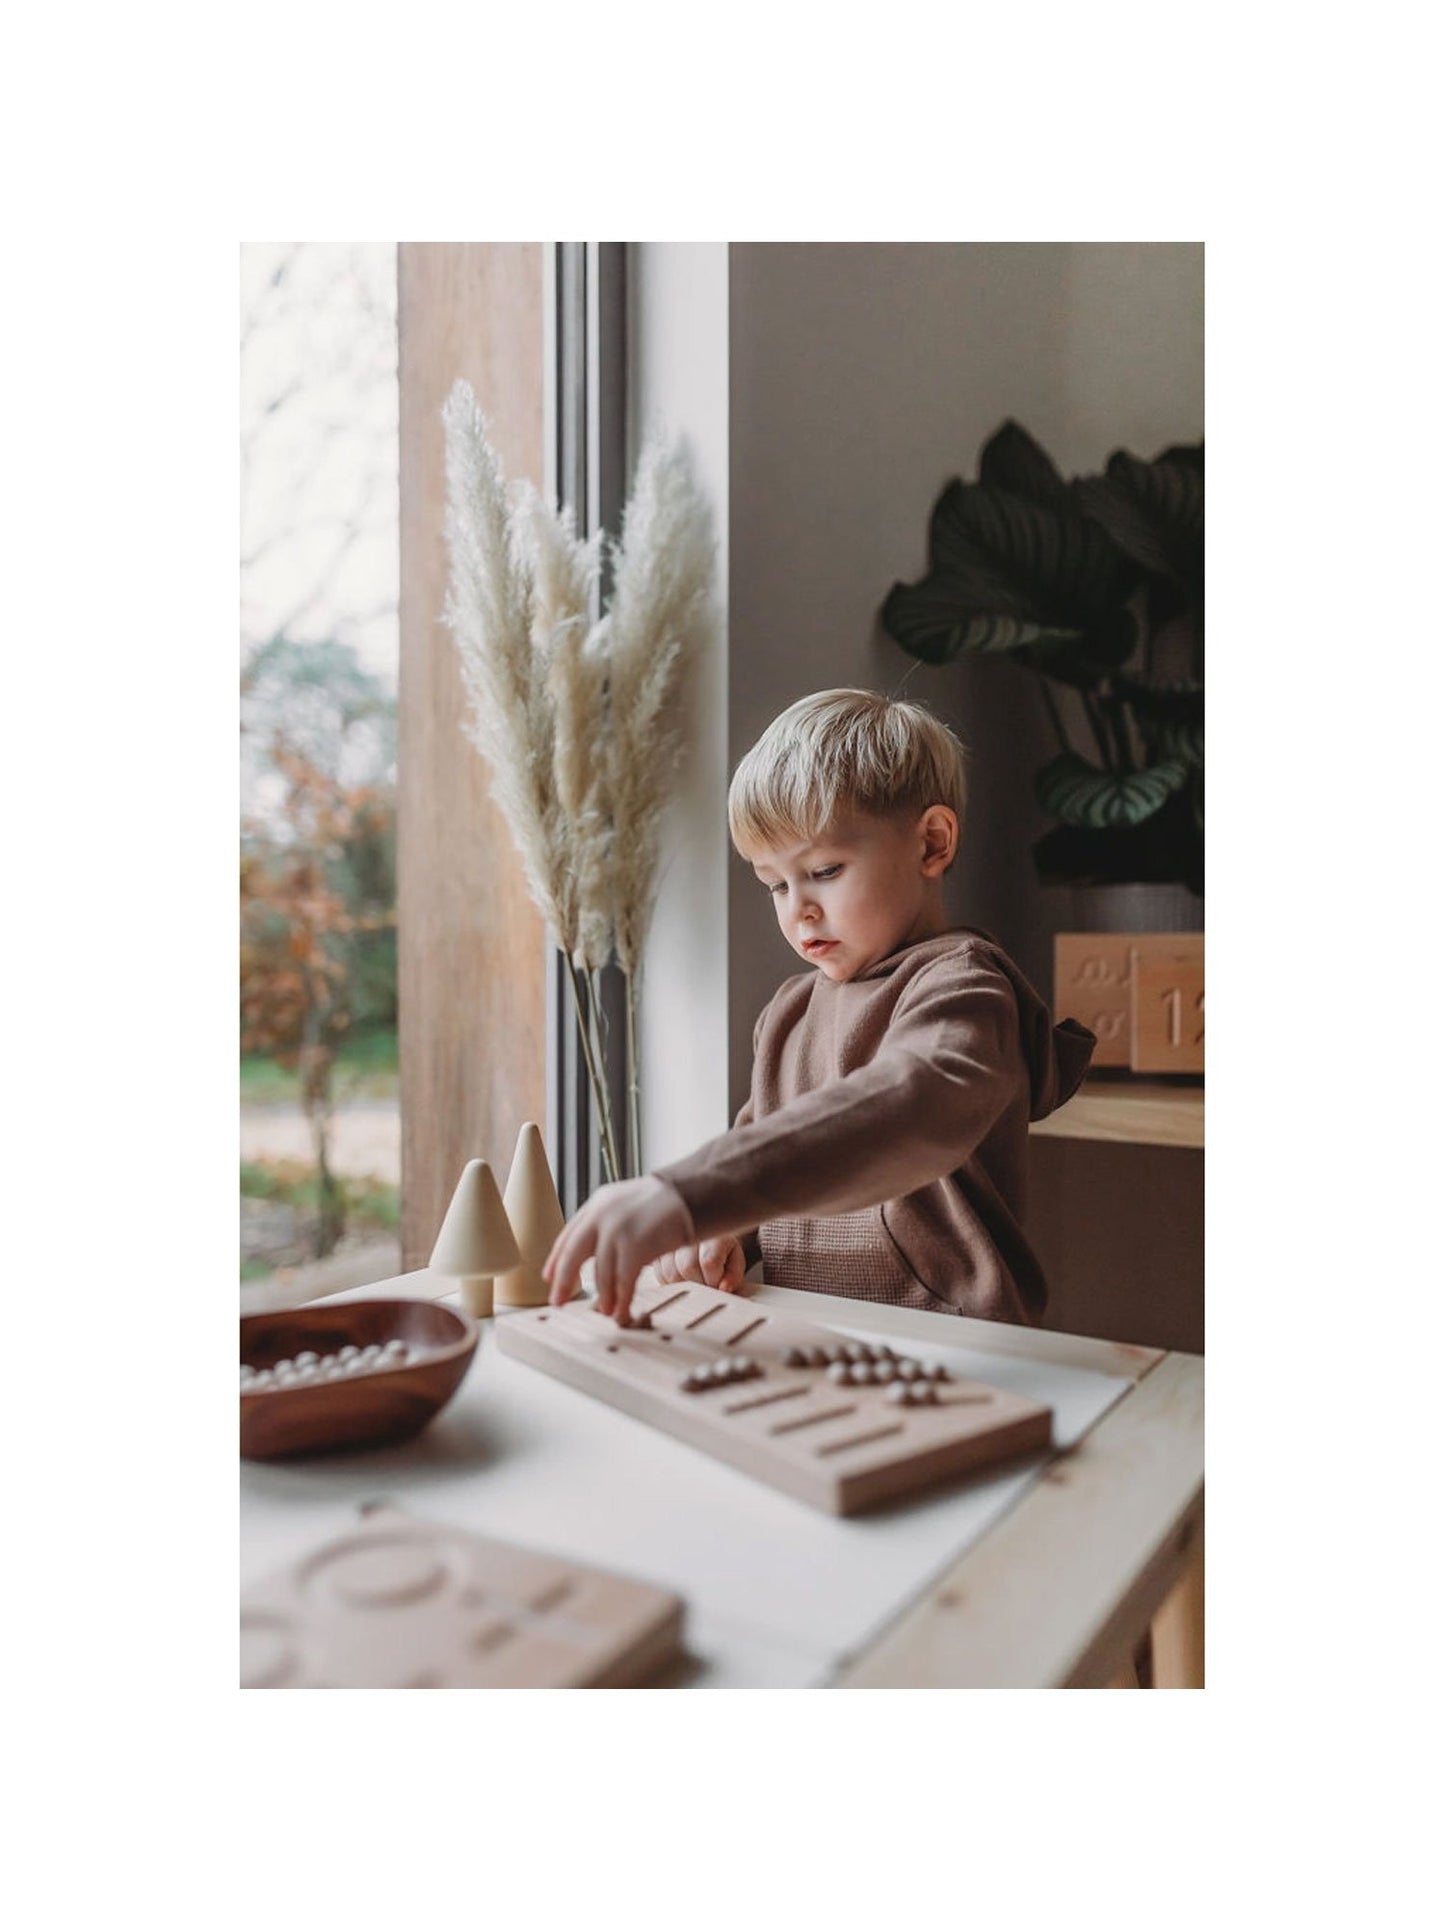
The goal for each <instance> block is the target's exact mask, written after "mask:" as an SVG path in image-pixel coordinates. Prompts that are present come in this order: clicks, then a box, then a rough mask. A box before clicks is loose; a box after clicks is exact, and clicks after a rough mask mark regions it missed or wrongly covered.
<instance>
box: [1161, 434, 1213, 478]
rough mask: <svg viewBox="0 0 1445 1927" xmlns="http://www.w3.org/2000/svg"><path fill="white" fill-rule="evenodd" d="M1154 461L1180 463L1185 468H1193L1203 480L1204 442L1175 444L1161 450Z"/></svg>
mask: <svg viewBox="0 0 1445 1927" xmlns="http://www.w3.org/2000/svg"><path fill="white" fill-rule="evenodd" d="M1154 459H1155V461H1156V462H1179V463H1181V464H1182V465H1183V466H1184V467H1185V468H1192V469H1193V470H1194V472H1195V474H1196V475H1198V476H1199V477H1200V478H1201V479H1202V478H1203V475H1204V444H1203V442H1173V443H1171V445H1170V446H1169V447H1168V448H1161V449H1160V451H1159V453H1158V454H1157V455H1156V456H1155V457H1154Z"/></svg>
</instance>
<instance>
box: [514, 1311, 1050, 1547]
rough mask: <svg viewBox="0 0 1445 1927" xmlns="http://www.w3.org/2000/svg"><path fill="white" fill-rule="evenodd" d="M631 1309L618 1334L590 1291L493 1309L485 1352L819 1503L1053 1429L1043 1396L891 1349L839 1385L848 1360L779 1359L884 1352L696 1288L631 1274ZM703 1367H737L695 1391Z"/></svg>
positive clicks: (930, 1477)
mask: <svg viewBox="0 0 1445 1927" xmlns="http://www.w3.org/2000/svg"><path fill="white" fill-rule="evenodd" d="M632 1316H633V1321H634V1323H633V1326H632V1328H631V1329H628V1330H623V1329H622V1328H620V1327H619V1326H618V1325H617V1323H616V1321H615V1320H614V1319H612V1318H610V1317H607V1316H605V1315H604V1314H602V1313H600V1312H598V1311H597V1310H596V1309H595V1307H594V1305H593V1304H592V1302H591V1301H590V1300H583V1299H573V1301H572V1302H571V1303H570V1304H568V1305H564V1306H562V1307H561V1308H560V1309H553V1308H548V1309H546V1310H542V1311H526V1312H517V1313H514V1314H513V1315H511V1316H509V1317H507V1318H504V1319H502V1320H501V1321H500V1323H499V1325H498V1329H497V1346H498V1349H499V1350H500V1351H503V1352H506V1353H509V1354H510V1355H511V1356H512V1357H513V1358H518V1359H521V1360H523V1361H524V1362H525V1363H527V1364H529V1365H535V1366H536V1367H537V1368H538V1369H539V1370H541V1371H544V1372H549V1373H551V1374H552V1376H553V1377H555V1378H560V1379H564V1380H565V1381H566V1382H567V1383H568V1384H569V1385H574V1386H576V1387H577V1388H578V1389H579V1390H580V1391H584V1392H590V1393H591V1394H592V1395H593V1396H594V1397H595V1398H600V1399H603V1400H605V1401H606V1402H607V1403H608V1404H609V1405H615V1406H616V1407H617V1408H618V1409H619V1410H620V1411H623V1412H627V1413H629V1414H631V1416H632V1417H634V1418H640V1419H642V1420H644V1421H645V1422H646V1423H648V1424H650V1425H656V1426H657V1427H659V1428H660V1429H661V1430H662V1431H664V1432H670V1433H671V1434H672V1435H673V1437H674V1438H679V1439H683V1440H685V1441H686V1442H687V1443H688V1444H689V1445H695V1446H698V1447H700V1448H701V1450H703V1451H704V1452H710V1453H712V1455H713V1456H714V1457H715V1458H719V1459H723V1460H725V1461H726V1462H727V1464H729V1465H732V1466H736V1467H737V1468H738V1470H739V1471H742V1472H747V1473H750V1474H751V1475H752V1477H754V1478H756V1479H761V1480H763V1481H764V1482H765V1483H766V1484H768V1485H773V1486H776V1487H778V1489H779V1490H780V1491H783V1492H787V1493H790V1494H791V1495H792V1496H793V1497H794V1498H797V1499H802V1500H805V1501H806V1502H807V1503H808V1504H810V1505H815V1506H818V1507H820V1508H821V1509H822V1510H823V1511H825V1512H836V1513H851V1512H861V1511H864V1510H865V1509H866V1508H868V1507H869V1506H874V1505H878V1504H881V1503H882V1502H883V1501H884V1500H888V1499H894V1498H898V1497H900V1496H901V1495H902V1494H904V1493H909V1492H914V1491H917V1490H918V1489H919V1488H920V1487H923V1486H927V1485H932V1484H934V1483H936V1482H937V1481H939V1480H942V1479H946V1478H951V1477H953V1476H956V1475H957V1474H959V1473H962V1472H967V1471H972V1470H975V1469H976V1468H978V1467H980V1466H985V1465H994V1464H996V1463H998V1462H999V1461H1000V1460H1003V1459H1010V1458H1014V1457H1017V1456H1018V1455H1019V1454H1021V1453H1025V1452H1034V1451H1038V1450H1039V1449H1041V1448H1043V1447H1046V1446H1047V1445H1048V1444H1049V1443H1050V1441H1051V1439H1052V1434H1053V1415H1052V1413H1051V1412H1050V1410H1049V1408H1048V1407H1047V1406H1045V1405H1039V1404H1036V1403H1035V1402H1034V1401H1033V1400H1031V1399H1027V1398H1023V1397H1021V1396H1020V1395H1018V1394H1017V1393H1014V1392H1006V1391H1000V1390H999V1389H997V1388H996V1387H995V1386H992V1385H985V1384H981V1383H978V1382H976V1381H973V1380H968V1379H959V1378H955V1377H952V1376H951V1375H946V1376H945V1377H944V1378H943V1379H942V1381H939V1380H937V1379H930V1378H928V1377H927V1375H926V1368H920V1367H919V1366H918V1363H917V1361H914V1360H905V1359H902V1358H901V1357H899V1356H898V1355H897V1354H894V1355H893V1358H892V1368H891V1370H890V1365H889V1361H887V1360H875V1361H873V1362H872V1364H871V1365H869V1367H868V1369H869V1371H870V1373H873V1372H876V1373H877V1374H878V1377H877V1380H876V1382H868V1383H852V1382H847V1381H845V1380H841V1369H842V1367H843V1366H844V1364H845V1363H849V1362H851V1363H856V1364H857V1365H858V1366H859V1368H860V1369H859V1372H858V1374H857V1376H859V1377H862V1376H863V1375H864V1374H863V1369H862V1368H863V1366H864V1364H865V1362H866V1361H865V1360H863V1359H861V1358H860V1359H858V1360H854V1361H844V1360H838V1361H835V1362H834V1363H833V1364H824V1363H822V1362H816V1361H815V1362H813V1363H803V1364H800V1363H797V1362H789V1361H790V1355H796V1354H804V1355H808V1354H817V1353H824V1352H837V1351H839V1350H844V1351H846V1350H848V1349H850V1348H851V1349H852V1350H853V1351H855V1352H864V1353H866V1352H868V1351H870V1350H872V1351H877V1350H879V1349H887V1348H878V1347H868V1346H863V1345H859V1344H854V1343H852V1342H851V1341H849V1340H846V1339H843V1338H842V1337H841V1336H840V1335H839V1334H838V1333H837V1332H832V1331H829V1330H828V1329H827V1328H826V1327H825V1326H822V1325H815V1324H813V1323H812V1322H811V1321H809V1320H807V1319H803V1318H799V1317H797V1316H796V1315H794V1314H791V1313H781V1312H775V1311H769V1310H765V1309H764V1308H763V1307H762V1306H760V1305H756V1304H754V1303H753V1302H752V1301H751V1300H750V1299H748V1298H745V1297H741V1296H736V1295H733V1294H730V1293H727V1292H722V1291H714V1290H712V1289H711V1288H710V1287H708V1286H706V1285H658V1284H655V1283H652V1282H651V1281H650V1274H644V1279H643V1282H641V1283H640V1284H639V1285H638V1288H637V1292H636V1295H635V1297H634V1301H633V1311H632ZM704 1369H706V1370H707V1371H708V1372H709V1373H716V1374H722V1373H725V1372H728V1371H730V1370H735V1371H738V1372H743V1371H746V1373H747V1374H748V1376H746V1377H742V1376H740V1377H738V1378H737V1379H735V1380H729V1379H726V1378H723V1377H721V1376H719V1377H717V1378H716V1379H715V1380H714V1382H711V1383H709V1384H707V1385H706V1386H704V1387H697V1386H696V1378H697V1375H698V1374H700V1373H701V1372H702V1371H703V1370H704ZM905 1371H906V1372H907V1373H909V1374H910V1376H905V1375H904V1374H905ZM913 1373H922V1375H920V1376H917V1377H914V1376H911V1374H913ZM685 1381H691V1386H692V1388H689V1384H688V1383H685ZM840 1381H841V1382H840ZM904 1384H910V1385H917V1386H919V1387H920V1388H931V1389H922V1390H921V1392H920V1395H921V1396H927V1397H929V1398H930V1400H931V1402H929V1403H926V1404H924V1403H918V1404H914V1403H899V1402H897V1401H898V1400H900V1399H901V1398H902V1397H904V1396H907V1397H909V1398H911V1397H912V1396H914V1394H912V1393H909V1394H904V1393H903V1392H902V1391H901V1390H900V1389H898V1388H900V1387H901V1386H903V1385H904Z"/></svg>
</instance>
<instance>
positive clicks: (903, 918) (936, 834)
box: [753, 804, 958, 984]
mask: <svg viewBox="0 0 1445 1927" xmlns="http://www.w3.org/2000/svg"><path fill="white" fill-rule="evenodd" d="M957 843H958V821H957V818H956V817H955V816H954V813H953V811H952V810H950V809H947V808H945V807H944V806H943V805H942V804H935V805H934V806H933V807H932V808H931V809H929V810H926V811H924V812H923V814H922V815H921V816H920V817H919V818H918V819H917V820H916V821H910V820H908V819H907V818H897V817H877V816H862V815H850V816H845V817H841V818H839V819H838V821H837V822H835V823H833V824H830V825H829V827H828V829H827V830H826V831H825V832H824V833H823V835H822V836H820V837H819V838H818V840H817V841H816V842H814V843H800V844H797V845H795V846H793V847H792V848H790V849H768V850H763V851H760V852H758V853H757V854H756V855H755V856H754V858H753V870H754V873H755V874H756V876H757V877H758V879H759V881H760V882H761V883H762V884H763V885H764V886H765V887H766V888H767V890H768V891H769V893H770V894H771V896H772V899H773V907H774V909H775V910H776V911H777V916H778V928H779V929H780V930H781V931H782V933H783V935H784V936H785V937H786V938H787V940H788V942H789V943H790V944H791V945H792V947H793V949H794V950H796V951H797V953H798V955H799V956H800V957H803V958H806V960H807V961H808V962H809V963H811V964H816V965H817V966H818V968H819V970H821V971H822V973H823V975H824V976H825V977H831V978H832V980H833V982H834V983H839V984H843V983H847V982H849V981H850V980H851V979H852V978H854V977H856V976H857V975H858V974H859V972H860V971H863V970H866V969H867V968H868V967H869V965H870V964H875V963H878V962H880V961H881V960H882V959H883V958H884V957H888V956H891V955H892V953H893V952H894V951H895V950H898V949H901V948H902V947H903V945H905V944H909V943H918V942H921V941H922V939H923V938H925V937H932V936H937V935H938V934H939V933H940V932H941V931H943V930H944V929H945V928H946V927H947V926H946V923H945V921H944V915H943V903H942V892H941V890H940V887H939V884H940V879H941V878H942V876H943V872H944V871H945V870H946V869H947V868H948V865H949V863H950V862H951V861H952V859H953V854H954V851H955V849H956V848H957Z"/></svg>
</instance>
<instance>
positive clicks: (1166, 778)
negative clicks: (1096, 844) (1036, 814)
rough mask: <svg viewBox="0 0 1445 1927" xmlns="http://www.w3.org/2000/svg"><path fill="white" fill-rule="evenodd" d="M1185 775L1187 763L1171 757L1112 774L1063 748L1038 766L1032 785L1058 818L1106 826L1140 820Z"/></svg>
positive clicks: (1080, 824)
mask: <svg viewBox="0 0 1445 1927" xmlns="http://www.w3.org/2000/svg"><path fill="white" fill-rule="evenodd" d="M1188 779H1189V770H1188V766H1187V765H1186V764H1185V763H1183V762H1181V761H1179V760H1178V759H1177V758H1169V759H1167V760H1166V761H1164V762H1162V763H1156V764H1154V765H1153V766H1152V767H1151V768H1149V769H1141V770H1135V771H1133V772H1132V773H1131V774H1129V775H1127V776H1115V775H1113V774H1111V773H1110V771H1108V770H1101V769H1096V768H1095V767H1094V765H1093V764H1092V763H1089V762H1086V761H1085V759H1084V758H1083V757H1082V756H1080V755H1078V754H1077V753H1076V752H1075V751H1073V750H1066V751H1064V752H1063V753H1062V754H1061V755H1059V756H1056V757H1055V758H1054V759H1053V761H1052V762H1051V763H1048V764H1046V765H1045V766H1044V768H1043V769H1041V770H1040V771H1039V773H1038V775H1037V777H1036V778H1035V779H1034V790H1035V794H1036V795H1037V796H1038V799H1039V802H1040V803H1041V804H1042V806H1043V807H1044V809H1046V810H1047V811H1048V812H1049V814H1050V816H1056V817H1058V819H1059V820H1060V822H1062V823H1072V824H1074V825H1076V826H1077V827H1079V828H1081V829H1092V830H1109V829H1122V828H1124V827H1125V826H1126V825H1132V824H1136V823H1142V822H1143V821H1144V819H1145V818H1146V817H1148V816H1152V815H1153V814H1154V812H1155V811H1156V810H1158V809H1161V808H1162V807H1163V805H1164V804H1165V803H1166V802H1167V801H1168V799H1169V798H1170V797H1171V796H1172V795H1173V794H1174V792H1175V791H1176V790H1178V789H1182V788H1183V786H1184V784H1185V783H1186V782H1187V781H1188Z"/></svg>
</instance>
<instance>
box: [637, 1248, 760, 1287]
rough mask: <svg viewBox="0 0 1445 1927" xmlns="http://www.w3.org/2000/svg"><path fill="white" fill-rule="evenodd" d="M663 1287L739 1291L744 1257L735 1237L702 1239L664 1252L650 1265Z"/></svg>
mask: <svg viewBox="0 0 1445 1927" xmlns="http://www.w3.org/2000/svg"><path fill="white" fill-rule="evenodd" d="M652 1268H653V1270H654V1271H655V1272H656V1273H657V1276H658V1278H659V1280H660V1281H661V1282H662V1283H663V1284H664V1285H689V1284H695V1285H712V1286H713V1287H714V1289H715V1290H717V1291H741V1290H742V1288H743V1278H744V1277H745V1275H746V1273H747V1269H748V1261H747V1257H746V1255H745V1253H744V1251H743V1248H742V1246H741V1245H740V1244H739V1243H738V1241H737V1239H736V1238H704V1239H703V1241H702V1243H701V1244H700V1245H680V1246H679V1247H678V1249H677V1250H676V1251H668V1252H664V1253H663V1255H662V1257H660V1258H659V1259H657V1260H656V1262H655V1263H654V1264H653V1267H652Z"/></svg>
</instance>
